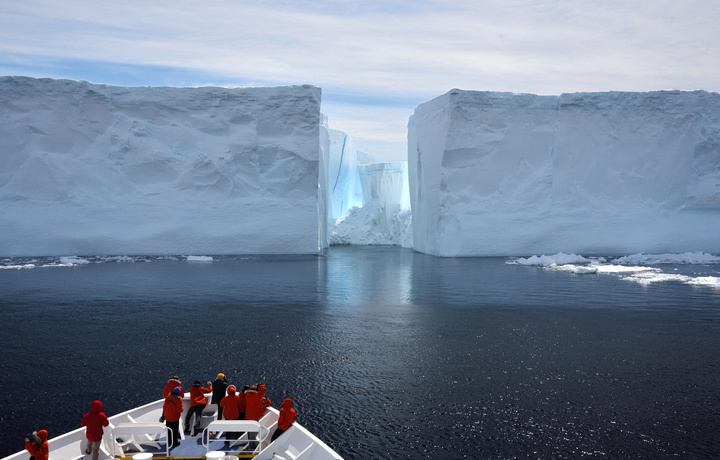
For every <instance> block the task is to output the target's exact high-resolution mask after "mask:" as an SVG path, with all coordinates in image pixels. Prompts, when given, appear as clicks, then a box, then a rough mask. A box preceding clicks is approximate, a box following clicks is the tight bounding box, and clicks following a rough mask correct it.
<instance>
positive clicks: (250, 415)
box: [245, 383, 267, 421]
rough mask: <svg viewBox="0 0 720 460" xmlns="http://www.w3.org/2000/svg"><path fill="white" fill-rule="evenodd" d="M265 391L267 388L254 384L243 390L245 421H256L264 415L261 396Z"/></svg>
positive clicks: (260, 384)
mask: <svg viewBox="0 0 720 460" xmlns="http://www.w3.org/2000/svg"><path fill="white" fill-rule="evenodd" d="M266 391H267V388H265V385H263V384H262V383H256V384H255V385H253V386H251V387H248V388H247V389H245V420H255V421H258V420H260V419H261V418H262V416H263V414H264V413H265V406H263V396H265V392H266Z"/></svg>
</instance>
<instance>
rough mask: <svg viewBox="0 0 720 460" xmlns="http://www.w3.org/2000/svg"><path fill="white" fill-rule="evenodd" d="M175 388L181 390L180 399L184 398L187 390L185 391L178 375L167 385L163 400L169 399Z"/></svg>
mask: <svg viewBox="0 0 720 460" xmlns="http://www.w3.org/2000/svg"><path fill="white" fill-rule="evenodd" d="M175 388H180V397H181V398H184V397H185V390H183V387H182V384H181V383H180V378H179V377H178V376H177V375H173V376H172V377H170V380H168V383H167V384H166V385H165V388H164V389H163V392H162V395H163V398H166V399H167V397H168V396H170V393H172V391H173V390H174V389H175Z"/></svg>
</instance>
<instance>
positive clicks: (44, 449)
mask: <svg viewBox="0 0 720 460" xmlns="http://www.w3.org/2000/svg"><path fill="white" fill-rule="evenodd" d="M37 436H38V438H40V441H42V442H34V441H28V442H26V443H25V450H27V451H28V452H30V455H33V456H35V460H48V457H49V456H50V449H49V448H48V442H47V438H48V432H47V431H46V430H40V431H38V432H37Z"/></svg>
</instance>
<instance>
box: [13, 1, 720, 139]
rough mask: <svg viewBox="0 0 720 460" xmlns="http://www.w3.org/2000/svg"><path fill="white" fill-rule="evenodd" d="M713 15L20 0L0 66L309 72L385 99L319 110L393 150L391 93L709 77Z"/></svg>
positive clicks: (196, 77)
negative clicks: (349, 107) (389, 118)
mask: <svg viewBox="0 0 720 460" xmlns="http://www.w3.org/2000/svg"><path fill="white" fill-rule="evenodd" d="M718 17H720V3H718V2H707V1H702V0H686V1H683V2H675V1H668V0H652V1H651V0H644V1H638V0H624V1H620V0H607V1H605V2H597V1H594V0H593V1H591V0H572V1H569V0H566V1H562V0H554V1H549V0H545V1H531V0H504V1H499V0H498V1H471V0H455V1H439V0H438V1H427V0H426V1H421V0H418V1H406V0H399V1H397V2H386V1H380V0H365V1H357V0H353V1H350V0H334V1H330V0H320V1H313V2H310V1H302V0H284V1H252V2H251V1H231V0H217V1H213V2H198V1H191V0H178V1H173V2H170V1H161V2H140V1H137V0H127V1H124V2H104V3H97V2H92V4H91V7H90V4H89V3H88V2H86V1H80V0H65V1H63V2H56V1H54V0H26V1H23V2H5V3H4V4H3V5H2V6H0V56H4V57H0V69H2V70H3V71H5V72H8V73H15V72H13V69H19V70H23V71H25V72H26V73H30V74H31V75H32V76H44V75H36V74H41V73H42V72H47V69H48V67H49V66H52V65H53V63H55V64H56V65H58V66H59V67H61V68H62V67H64V68H71V67H72V66H69V65H65V64H63V63H65V62H86V63H87V65H86V70H85V72H87V74H90V75H93V77H94V78H102V75H101V74H100V72H99V71H93V70H91V68H92V66H93V63H96V67H97V68H98V69H102V68H112V67H113V66H118V67H123V66H125V67H127V68H129V69H142V68H152V69H153V72H149V73H148V74H147V81H144V82H141V83H139V84H147V85H153V84H158V82H159V80H162V82H161V83H162V84H168V81H171V82H172V78H170V77H159V75H160V74H161V73H162V72H161V71H157V70H156V69H163V68H165V69H167V74H168V75H169V76H171V75H173V74H175V75H177V79H176V83H175V84H177V85H187V84H191V83H189V82H194V81H203V82H205V81H218V82H220V84H228V82H232V83H233V84H237V85H241V86H242V85H255V84H259V85H285V84H305V83H308V84H314V85H317V86H320V87H323V88H324V93H325V99H326V100H329V101H331V100H332V94H333V93H334V92H338V93H342V94H358V95H360V96H363V97H373V98H375V99H382V98H383V97H387V98H388V103H387V105H386V106H384V107H383V106H382V105H381V104H377V103H374V104H371V105H370V106H367V105H366V104H364V103H363V102H362V100H358V102H357V103H356V104H355V105H354V108H355V112H353V111H352V110H346V109H347V105H346V106H344V108H343V110H342V112H340V111H338V112H336V113H333V111H334V110H335V109H336V108H338V107H339V106H336V105H332V104H330V105H329V106H327V107H324V108H323V110H324V111H325V112H326V113H327V114H328V116H329V117H330V123H331V126H332V125H333V119H334V118H336V119H338V120H339V122H340V123H341V124H343V125H344V126H350V127H353V128H356V129H358V130H359V132H351V133H350V134H352V135H353V137H356V138H358V140H359V142H358V143H361V142H362V140H363V139H365V140H367V141H368V142H370V141H372V142H373V143H374V145H378V144H377V143H378V142H383V139H385V140H386V141H387V139H388V137H389V136H391V134H390V132H394V133H395V139H396V141H394V142H391V141H387V142H389V144H388V145H390V144H392V146H393V147H392V148H396V146H397V145H398V143H400V142H404V140H405V136H406V130H405V126H404V124H405V123H406V122H407V120H406V119H404V120H402V123H399V122H391V121H388V127H387V129H384V126H385V125H382V126H380V125H378V124H377V123H373V122H372V120H373V119H375V120H387V118H386V117H385V115H384V114H388V113H395V114H400V113H405V114H406V113H408V112H411V110H412V108H414V107H410V106H408V105H407V103H406V102H398V100H399V98H402V99H404V100H407V101H415V100H419V101H423V100H427V99H429V98H431V97H434V96H437V95H440V94H443V93H445V92H447V91H448V90H449V89H452V88H463V89H477V90H498V91H513V92H530V93H538V94H559V93H562V92H570V91H604V90H628V91H645V90H655V89H669V88H679V89H706V90H710V91H718V90H720V45H719V44H720V28H718V27H717V26H716V22H717V18H718ZM32 63H35V64H34V67H33V64H32ZM73 68H76V69H80V68H81V66H75V67H73ZM33 69H34V71H33ZM84 75H85V74H84V73H83V71H81V70H79V71H78V72H77V74H72V75H65V77H67V78H76V79H89V77H86V76H84ZM107 78H108V79H109V78H113V77H112V75H108V77H107ZM138 80H142V76H140V77H138ZM133 81H136V80H133ZM99 82H100V83H103V81H99ZM119 83H120V84H122V83H121V82H119ZM370 109H372V110H374V111H375V112H374V113H375V115H374V118H371V115H370V114H369V112H368V111H367V110H370ZM395 109H397V110H395ZM338 110H339V109H338ZM353 113H356V114H357V116H355V122H353V121H352V120H353ZM360 114H362V115H360ZM390 126H392V128H390ZM388 129H389V130H390V131H388Z"/></svg>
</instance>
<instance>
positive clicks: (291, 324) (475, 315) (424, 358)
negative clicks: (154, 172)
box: [0, 247, 720, 459]
mask: <svg viewBox="0 0 720 460" xmlns="http://www.w3.org/2000/svg"><path fill="white" fill-rule="evenodd" d="M148 260H149V261H146V262H142V261H136V262H112V261H105V262H102V263H91V264H85V265H77V266H73V267H46V268H32V269H19V270H18V269H4V270H0V390H1V391H0V408H1V410H0V448H1V449H2V451H1V452H0V456H5V455H9V454H11V453H13V452H15V451H18V450H20V449H22V447H23V439H24V438H25V436H26V434H27V433H29V432H31V431H32V430H34V429H41V428H46V429H48V431H49V432H50V436H51V437H53V436H56V435H59V434H61V433H63V432H66V431H69V430H71V429H75V428H77V427H79V421H80V418H81V417H82V415H83V414H84V413H85V412H87V410H88V409H89V405H90V402H91V401H93V400H94V399H100V400H102V401H103V403H104V404H105V407H106V409H107V412H108V414H109V415H112V414H115V413H118V412H122V411H125V410H127V409H130V408H132V407H135V406H138V405H140V404H144V403H147V402H150V401H153V400H156V399H159V397H160V393H161V391H162V388H163V387H164V385H165V383H166V381H167V379H168V377H169V376H171V375H173V374H177V375H179V376H180V377H181V380H183V382H184V383H186V385H189V384H191V383H192V381H194V380H201V381H206V380H212V379H213V377H214V376H215V374H217V373H218V372H224V373H225V374H227V375H228V377H229V379H230V380H231V381H232V382H233V383H237V384H241V385H242V384H246V383H255V382H257V381H262V382H263V383H265V384H266V385H267V387H268V393H267V396H269V397H270V399H272V400H273V402H274V403H275V406H276V407H278V406H279V403H280V402H281V401H282V400H283V399H284V398H285V397H292V398H293V399H294V401H295V406H296V408H297V411H298V414H299V421H300V422H301V423H302V424H303V425H305V426H306V427H307V428H309V429H310V430H311V431H312V432H314V433H315V434H317V435H318V436H319V437H320V438H321V439H323V440H324V441H325V442H327V443H328V444H329V445H330V446H331V447H333V448H334V449H335V450H337V451H338V452H339V453H340V454H341V455H342V456H343V457H344V458H345V459H426V458H427V459H430V458H444V459H466V458H467V459H514V458H517V459H535V458H542V459H544V458H583V457H590V458H595V457H597V458H613V459H615V458H633V459H635V458H720V289H717V288H712V287H707V286H690V285H687V284H682V283H679V282H665V283H655V284H651V285H648V286H643V285H641V284H638V283H634V282H629V281H625V280H622V279H621V278H620V277H618V276H608V275H600V274H586V275H576V274H572V273H567V272H561V271H552V270H545V269H542V268H538V267H528V266H522V265H508V264H506V263H505V262H506V259H503V258H462V259H455V258H452V259H450V258H447V259H446V258H436V257H432V256H427V255H423V254H418V253H414V252H412V251H410V250H407V249H400V248H395V247H364V248H363V247H356V248H352V247H333V248H331V250H330V251H329V253H328V255H327V256H319V257H314V256H272V257H224V258H215V260H213V261H212V262H209V263H208V262H206V263H203V262H188V261H185V260H160V259H148ZM664 270H674V271H675V272H676V273H677V272H693V273H698V272H699V271H700V272H703V273H704V274H706V275H708V276H720V275H718V273H719V272H720V267H718V266H715V267H712V266H678V267H667V268H664Z"/></svg>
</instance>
